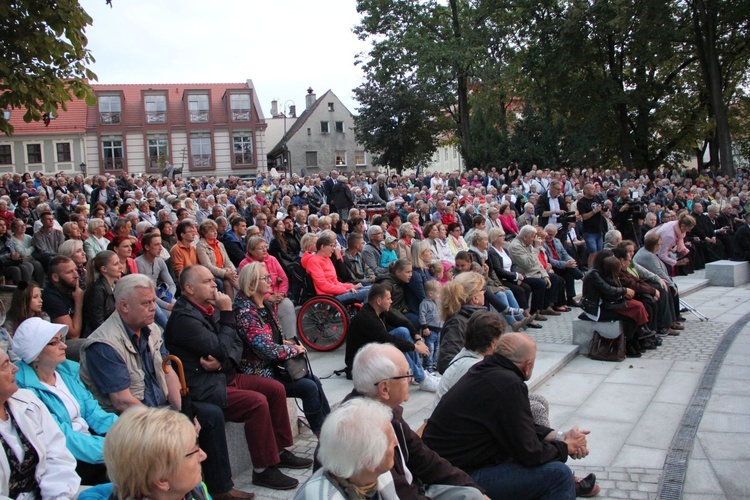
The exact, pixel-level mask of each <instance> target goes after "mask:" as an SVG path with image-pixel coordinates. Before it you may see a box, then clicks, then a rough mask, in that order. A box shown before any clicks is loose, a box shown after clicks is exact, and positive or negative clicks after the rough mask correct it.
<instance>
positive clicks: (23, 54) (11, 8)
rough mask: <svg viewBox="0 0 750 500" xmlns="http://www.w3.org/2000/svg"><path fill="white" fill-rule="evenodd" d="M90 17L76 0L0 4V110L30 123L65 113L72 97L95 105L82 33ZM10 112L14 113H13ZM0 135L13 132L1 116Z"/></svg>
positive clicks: (15, 0)
mask: <svg viewBox="0 0 750 500" xmlns="http://www.w3.org/2000/svg"><path fill="white" fill-rule="evenodd" d="M91 22H92V19H91V17H90V16H89V15H88V14H87V13H86V11H84V10H83V8H82V7H81V6H80V5H79V3H78V0H57V1H55V2H50V1H41V0H9V1H6V2H2V3H0V54H1V55H0V110H16V111H15V112H19V111H22V112H23V113H24V115H23V119H24V121H25V122H27V123H29V122H31V121H39V120H41V119H42V117H43V115H44V114H47V113H54V112H56V111H57V110H58V109H63V110H65V109H67V106H66V102H68V101H71V100H72V99H73V98H77V99H86V101H87V102H88V103H89V104H93V103H94V102H95V96H94V94H93V92H92V91H91V88H90V87H89V86H88V84H87V80H93V79H96V75H94V73H92V72H91V71H90V70H89V69H88V68H87V65H90V64H91V63H93V62H94V58H93V57H92V55H91V52H90V51H89V50H88V49H87V48H86V45H87V43H88V40H87V39H86V35H85V29H86V26H89V25H90V24H91ZM12 112H13V111H12ZM0 131H1V132H3V133H5V134H7V135H11V134H12V133H13V127H12V126H11V125H10V124H9V123H8V122H7V121H6V120H5V118H4V117H3V116H2V114H0Z"/></svg>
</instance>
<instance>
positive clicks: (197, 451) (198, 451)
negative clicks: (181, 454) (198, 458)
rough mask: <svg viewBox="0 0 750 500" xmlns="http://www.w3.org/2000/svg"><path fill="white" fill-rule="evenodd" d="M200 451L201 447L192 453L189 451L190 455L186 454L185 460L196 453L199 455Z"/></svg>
mask: <svg viewBox="0 0 750 500" xmlns="http://www.w3.org/2000/svg"><path fill="white" fill-rule="evenodd" d="M200 451H201V447H200V446H199V447H197V448H196V449H194V450H193V451H191V452H190V453H188V454H187V455H185V458H188V457H192V456H193V455H195V454H196V453H200Z"/></svg>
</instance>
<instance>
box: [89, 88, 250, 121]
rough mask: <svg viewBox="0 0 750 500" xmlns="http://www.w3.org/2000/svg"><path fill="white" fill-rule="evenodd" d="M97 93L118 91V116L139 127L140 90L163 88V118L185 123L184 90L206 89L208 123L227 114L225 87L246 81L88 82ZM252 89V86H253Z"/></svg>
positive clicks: (225, 118) (95, 116)
mask: <svg viewBox="0 0 750 500" xmlns="http://www.w3.org/2000/svg"><path fill="white" fill-rule="evenodd" d="M92 87H93V89H94V91H95V92H96V93H97V94H102V93H105V92H112V93H113V94H121V95H122V98H123V101H122V119H123V124H122V125H124V126H125V127H140V126H142V125H143V124H144V121H145V120H144V113H145V109H144V106H143V92H148V91H156V92H159V91H162V92H164V91H166V94H167V113H168V117H167V121H168V123H169V124H171V125H175V124H180V123H187V117H186V116H185V108H186V106H185V104H184V103H183V98H184V95H185V92H186V91H193V90H195V91H208V92H209V93H210V96H211V97H210V99H211V101H210V113H211V115H210V117H211V118H210V120H209V123H212V124H216V123H227V122H229V117H228V114H227V105H226V103H225V102H224V101H223V100H222V98H223V97H224V94H226V92H227V90H243V89H244V90H247V89H248V88H249V87H248V85H247V83H244V82H243V83H187V84H182V83H168V84H140V85H131V84H123V85H121V84H110V85H92ZM253 91H254V89H253ZM252 108H253V110H252V111H253V117H254V121H258V114H257V110H256V109H254V108H255V106H252ZM96 109H97V108H96V107H92V108H91V110H92V111H94V112H92V113H89V114H88V117H87V119H86V126H87V127H92V128H93V127H96V126H97V124H98V120H99V115H98V113H97V112H96Z"/></svg>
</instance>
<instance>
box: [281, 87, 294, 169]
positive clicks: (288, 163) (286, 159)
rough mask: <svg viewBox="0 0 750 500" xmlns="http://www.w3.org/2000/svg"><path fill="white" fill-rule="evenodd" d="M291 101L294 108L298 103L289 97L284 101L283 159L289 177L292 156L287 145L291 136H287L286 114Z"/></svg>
mask: <svg viewBox="0 0 750 500" xmlns="http://www.w3.org/2000/svg"><path fill="white" fill-rule="evenodd" d="M290 102H291V103H292V105H293V106H294V109H297V104H296V103H295V102H294V101H293V100H291V99H287V100H286V101H284V149H283V155H284V157H283V160H282V164H283V165H284V170H285V172H286V175H287V177H288V178H289V179H291V178H292V161H291V158H290V157H289V146H288V145H287V143H288V141H289V138H288V137H287V136H286V115H287V114H288V113H289V109H290V108H289V106H287V104H289V103H290Z"/></svg>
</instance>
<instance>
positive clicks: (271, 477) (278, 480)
mask: <svg viewBox="0 0 750 500" xmlns="http://www.w3.org/2000/svg"><path fill="white" fill-rule="evenodd" d="M253 484H254V485H256V486H263V487H264V488H271V489H272V490H291V489H294V488H296V487H297V486H298V485H299V481H297V480H296V479H294V478H293V477H289V476H287V475H286V474H284V473H282V472H281V471H280V470H279V469H277V468H276V467H268V468H266V470H264V471H263V472H255V471H253Z"/></svg>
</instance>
